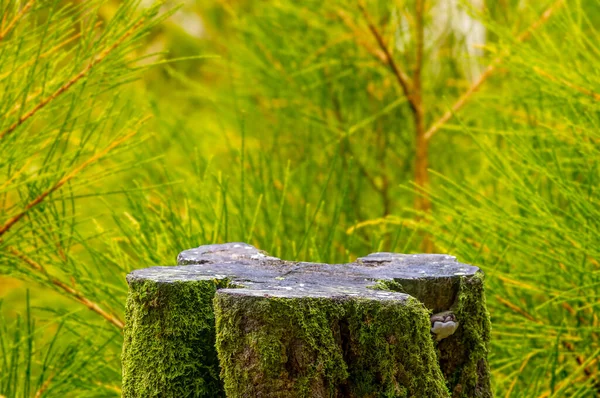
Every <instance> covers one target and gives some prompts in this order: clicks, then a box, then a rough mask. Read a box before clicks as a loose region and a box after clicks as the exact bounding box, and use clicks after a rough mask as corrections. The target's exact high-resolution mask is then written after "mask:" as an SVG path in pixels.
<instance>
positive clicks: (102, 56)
mask: <svg viewBox="0 0 600 398" xmlns="http://www.w3.org/2000/svg"><path fill="white" fill-rule="evenodd" d="M143 23H144V19H140V20H139V21H138V22H137V23H136V24H135V25H133V26H132V27H131V29H129V30H128V31H127V32H125V33H124V34H123V36H121V37H120V38H119V39H118V40H117V41H115V42H114V43H113V44H112V45H111V46H110V47H108V48H106V49H105V50H104V51H102V52H101V53H100V54H99V55H98V56H97V57H96V58H95V59H94V60H93V61H92V62H90V63H89V64H88V65H87V66H86V67H85V68H84V69H83V70H82V71H81V72H79V73H78V74H77V75H75V76H73V77H72V78H71V79H70V80H69V81H68V82H67V83H65V84H64V85H62V86H61V87H60V88H59V89H58V90H56V91H55V92H54V93H52V94H51V95H49V96H48V97H46V98H44V99H43V100H42V101H41V102H40V103H38V104H37V105H36V106H35V107H33V109H31V110H30V111H28V112H27V113H25V114H24V115H22V116H21V117H20V118H19V120H17V121H16V122H14V123H13V124H12V125H11V126H10V127H9V128H7V129H6V130H4V131H3V132H2V133H0V139H3V138H4V137H6V136H7V135H8V134H10V133H12V132H13V131H14V130H15V129H16V128H17V127H18V126H20V125H21V124H23V123H24V122H25V121H26V120H27V119H29V118H30V117H32V116H33V115H35V114H36V113H37V111H39V110H40V109H42V108H44V107H45V106H46V105H48V104H49V103H50V102H51V101H53V100H54V99H56V98H57V97H59V96H60V95H61V94H63V93H64V92H66V91H67V90H68V89H69V88H71V86H73V85H74V84H75V83H77V82H78V81H79V80H81V79H82V78H83V77H85V76H86V75H87V74H88V73H89V72H90V71H91V70H92V68H93V67H94V66H96V65H98V64H99V63H100V62H102V61H103V60H104V59H105V58H106V57H107V56H108V55H109V54H110V53H111V52H112V51H113V50H115V49H116V48H117V47H118V46H119V45H120V44H122V43H123V42H124V41H125V40H126V39H127V38H128V37H129V36H131V35H132V34H133V33H134V32H135V31H136V30H137V28H139V27H140V26H142V24H143ZM0 235H1V234H0Z"/></svg>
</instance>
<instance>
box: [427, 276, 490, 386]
mask: <svg viewBox="0 0 600 398" xmlns="http://www.w3.org/2000/svg"><path fill="white" fill-rule="evenodd" d="M483 279H484V278H483V274H482V273H478V274H476V275H474V276H472V277H470V278H465V277H463V278H461V280H460V286H459V292H458V296H457V299H456V302H455V305H454V307H453V308H452V310H453V311H454V313H455V315H456V318H457V320H458V321H459V322H460V325H459V328H458V329H457V331H456V333H455V334H454V335H452V336H451V337H449V338H447V339H444V340H442V341H441V342H440V343H439V345H438V348H439V351H438V352H439V358H440V367H441V369H442V372H443V373H444V377H446V379H447V380H448V386H449V387H450V389H451V391H452V392H453V397H469V398H470V397H478V398H479V397H481V398H487V397H492V396H493V394H492V392H491V386H490V374H489V367H488V363H487V356H488V346H489V341H490V330H491V324H490V317H489V313H488V311H487V307H486V300H485V294H484V287H483V286H484V280H483Z"/></svg>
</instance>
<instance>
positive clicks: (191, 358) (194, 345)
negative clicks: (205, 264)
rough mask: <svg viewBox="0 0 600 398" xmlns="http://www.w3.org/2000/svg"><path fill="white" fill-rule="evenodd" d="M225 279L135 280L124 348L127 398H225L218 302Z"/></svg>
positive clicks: (128, 304)
mask: <svg viewBox="0 0 600 398" xmlns="http://www.w3.org/2000/svg"><path fill="white" fill-rule="evenodd" d="M225 285H226V281H224V280H204V281H202V280H200V281H186V282H171V283H160V282H154V281H148V280H133V281H131V283H130V286H129V295H128V298H127V310H126V313H127V319H126V326H125V330H124V344H123V356H122V363H123V387H122V391H123V396H124V397H224V396H225V395H224V393H223V387H222V383H221V381H220V379H219V365H218V359H217V353H216V350H215V348H214V344H215V319H214V313H213V309H212V299H213V297H214V295H215V292H216V290H217V288H220V287H225Z"/></svg>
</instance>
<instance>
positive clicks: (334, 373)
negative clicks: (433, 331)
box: [215, 290, 449, 398]
mask: <svg viewBox="0 0 600 398" xmlns="http://www.w3.org/2000/svg"><path fill="white" fill-rule="evenodd" d="M215 313H216V319H217V320H216V322H217V351H218V353H219V359H220V363H221V369H222V373H221V375H222V378H223V380H224V383H225V391H226V393H227V396H228V397H256V396H265V397H282V398H283V397H444V396H449V394H448V392H447V389H446V386H445V380H444V378H443V376H442V374H441V372H440V369H439V367H438V363H437V357H436V354H435V349H434V346H433V342H432V339H431V336H430V332H429V328H430V325H429V315H428V312H427V310H426V309H425V308H424V307H423V306H422V304H421V303H419V302H417V301H416V300H414V299H412V298H407V299H406V300H402V301H396V300H389V301H378V300H369V299H364V298H363V299H358V298H343V299H340V298H331V297H327V298H319V297H303V298H278V297H264V296H256V295H245V294H243V293H242V291H231V290H229V291H227V290H226V291H220V292H219V293H217V295H216V296H215Z"/></svg>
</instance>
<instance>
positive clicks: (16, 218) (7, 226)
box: [0, 117, 149, 237]
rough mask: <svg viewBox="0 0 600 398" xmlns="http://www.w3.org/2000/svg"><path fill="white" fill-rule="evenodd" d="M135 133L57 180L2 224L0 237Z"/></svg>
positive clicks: (117, 140)
mask: <svg viewBox="0 0 600 398" xmlns="http://www.w3.org/2000/svg"><path fill="white" fill-rule="evenodd" d="M148 119H149V117H146V118H144V119H142V120H140V121H139V122H138V125H139V124H141V123H143V122H145V121H146V120H148ZM136 133H137V128H136V129H133V130H132V131H131V132H130V133H129V134H126V135H124V136H123V137H121V138H119V139H116V140H115V141H113V142H112V143H111V144H110V145H109V146H107V147H106V148H105V149H104V150H102V151H100V152H98V153H96V154H95V155H94V156H92V157H90V158H89V159H88V160H86V161H85V162H83V163H82V164H80V165H79V166H78V167H76V168H75V169H73V170H72V171H71V172H70V173H68V174H67V175H65V176H64V177H62V178H61V179H60V180H58V181H57V182H56V183H55V184H54V185H53V186H52V187H50V188H49V189H48V190H46V191H44V192H43V193H42V194H40V195H39V196H38V197H36V198H35V199H34V200H32V201H31V202H29V203H28V204H27V205H26V206H25V208H24V209H23V210H22V211H21V212H19V213H17V214H15V215H14V216H12V217H11V218H10V219H8V221H6V222H5V223H4V225H3V226H2V227H0V237H1V236H2V235H4V234H5V233H6V232H7V231H8V230H9V229H10V228H12V226H13V225H15V224H16V223H17V222H18V221H19V220H20V219H21V218H23V217H24V216H25V215H26V214H27V213H28V212H29V210H31V209H32V208H34V207H35V206H37V205H39V204H40V203H42V202H43V201H44V199H46V198H47V197H48V196H49V195H50V194H52V193H53V192H54V191H56V190H58V189H59V188H60V187H62V186H63V185H65V184H66V183H67V182H69V181H70V180H72V179H73V178H75V177H76V176H77V175H78V174H79V173H80V172H82V171H83V170H84V169H85V168H87V167H88V166H89V165H91V164H92V163H94V162H96V161H97V160H98V159H100V158H102V157H103V156H105V155H106V154H108V153H109V152H110V151H112V150H113V149H115V148H116V147H117V146H119V145H121V144H122V143H123V142H125V141H127V140H128V139H130V138H131V137H133V136H134V135H135V134H136Z"/></svg>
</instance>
